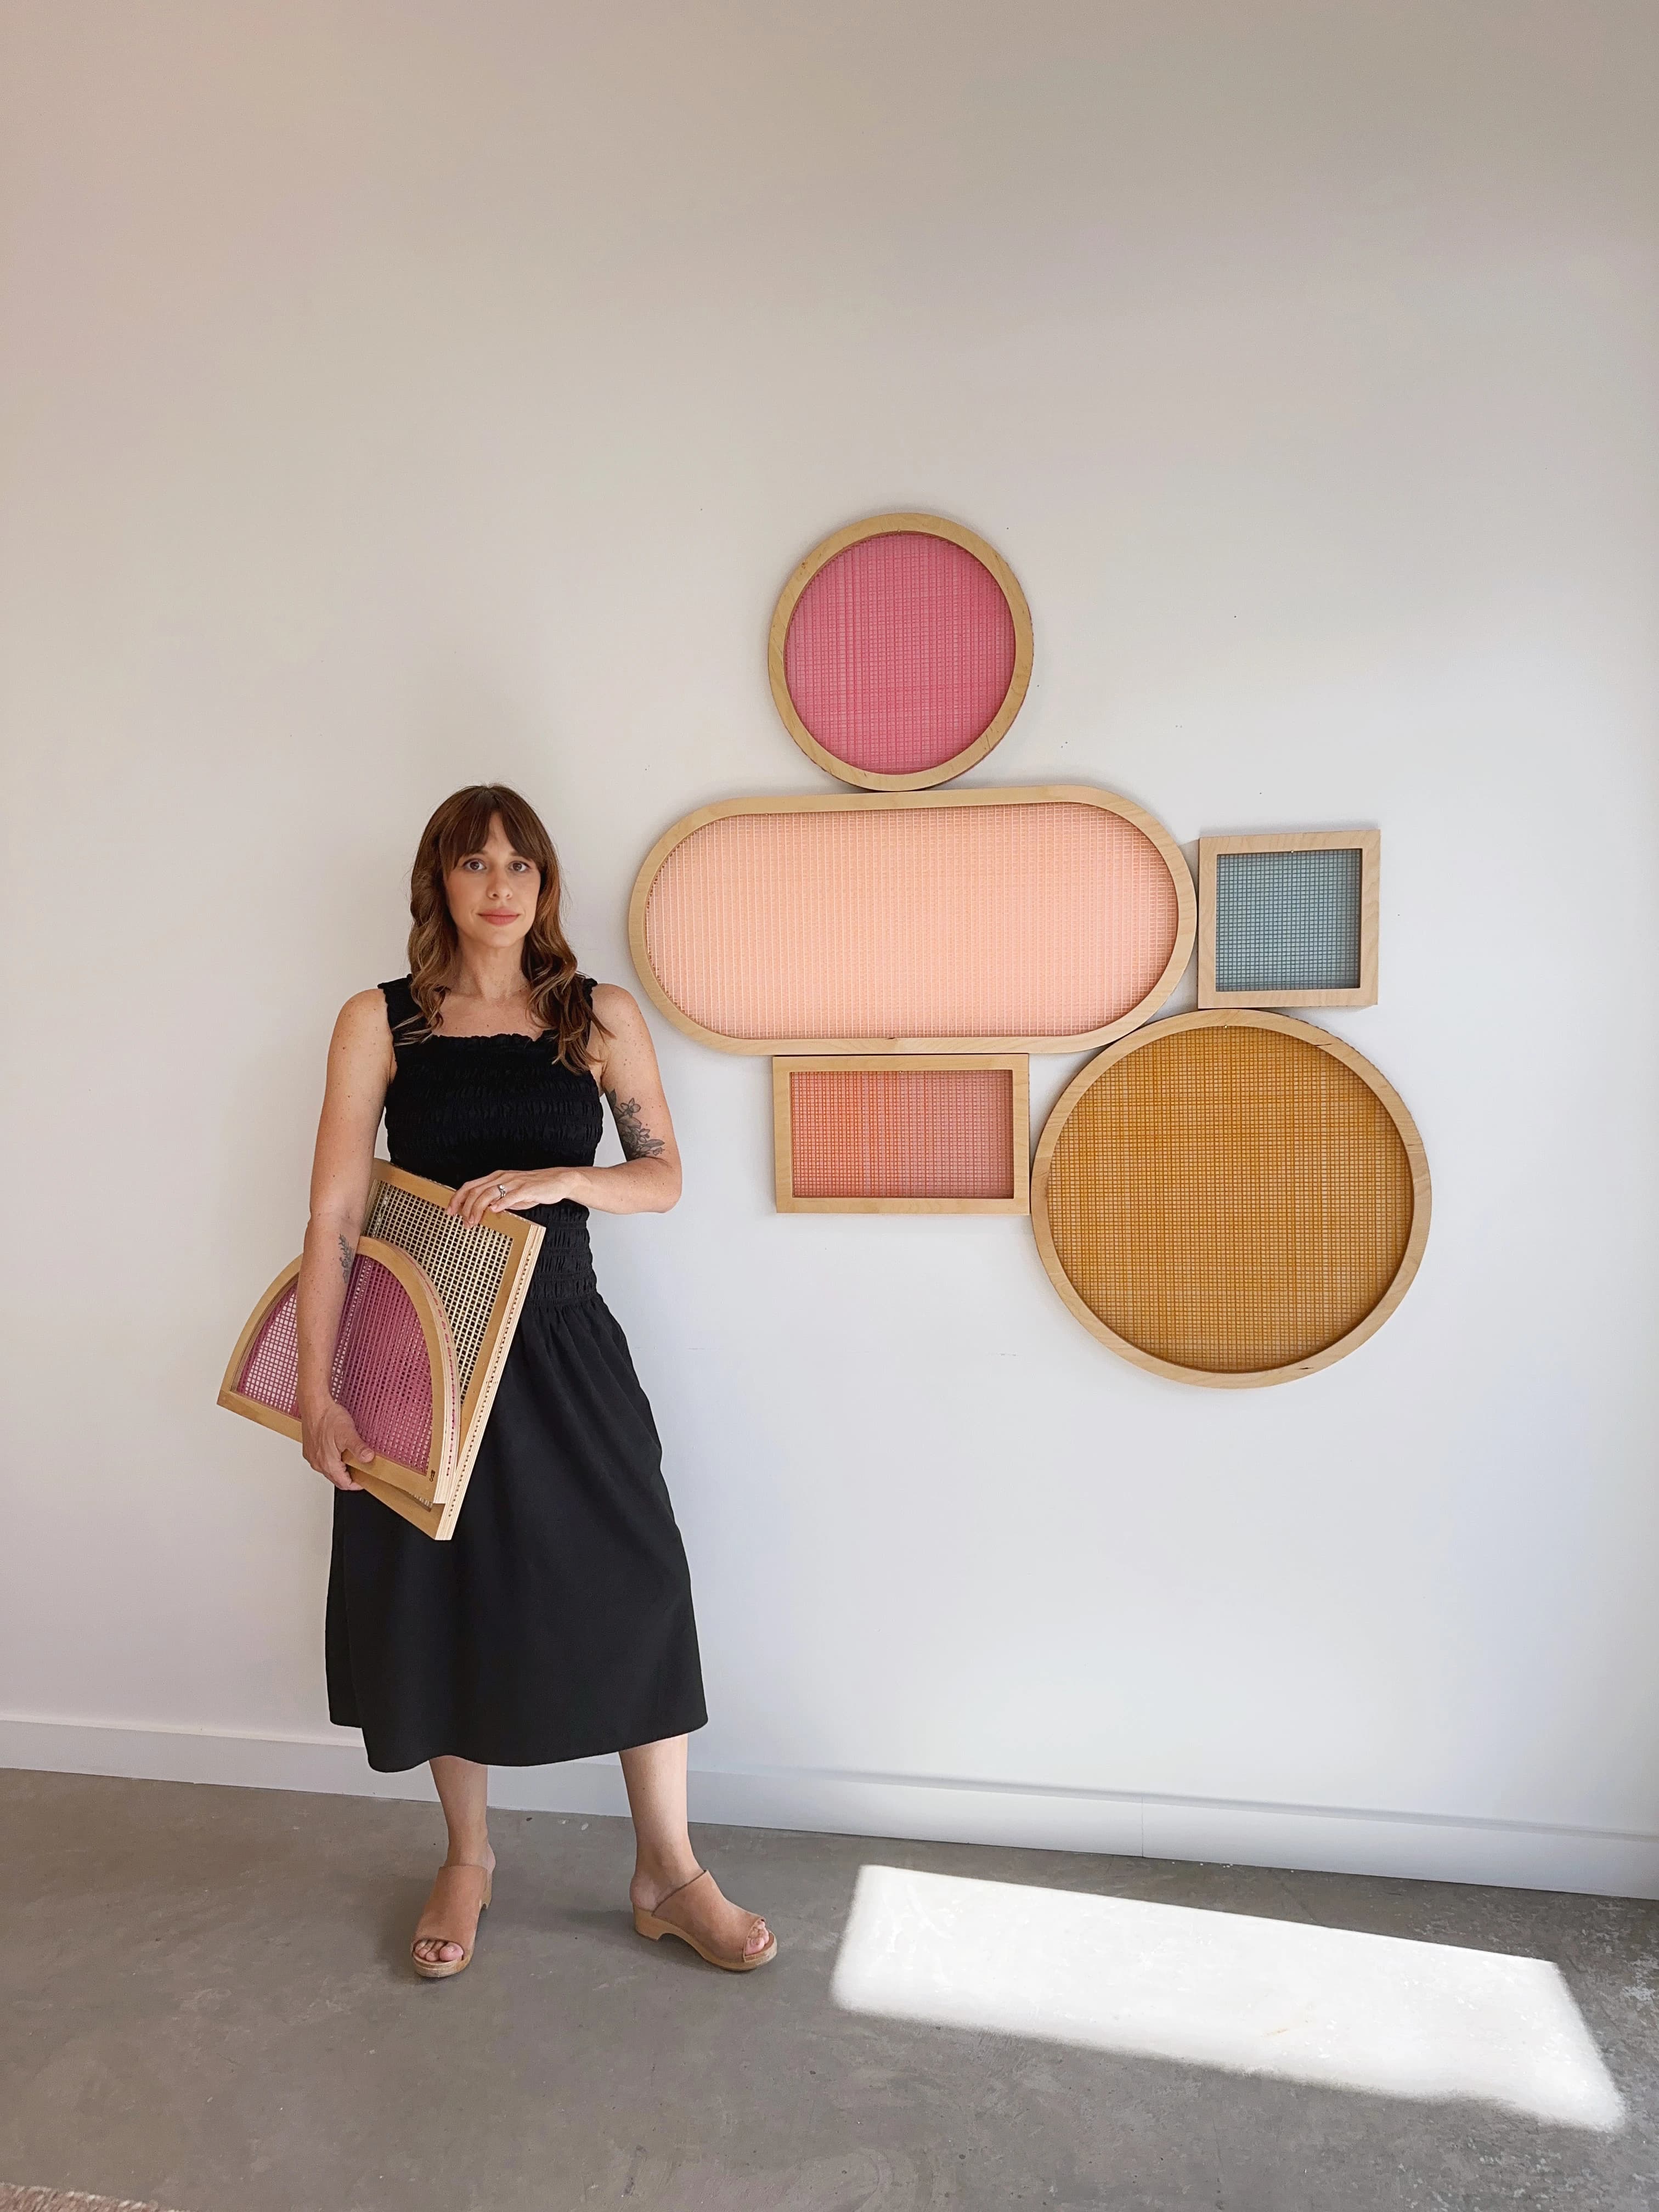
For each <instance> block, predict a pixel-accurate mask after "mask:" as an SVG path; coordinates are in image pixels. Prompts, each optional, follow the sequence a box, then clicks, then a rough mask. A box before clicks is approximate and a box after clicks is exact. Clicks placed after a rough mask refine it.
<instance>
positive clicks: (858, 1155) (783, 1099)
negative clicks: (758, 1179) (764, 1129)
mask: <svg viewBox="0 0 1659 2212" xmlns="http://www.w3.org/2000/svg"><path fill="white" fill-rule="evenodd" d="M772 1119H773V1135H774V1144H775V1161H776V1177H777V1203H778V1211H779V1212H780V1213H1029V1212H1030V1158H1031V1144H1030V1127H1031V1104H1030V1062H1029V1061H1028V1060H1027V1059H1026V1057H1025V1055H1024V1054H1023V1053H1003V1054H985V1053H883V1054H879V1055H875V1054H847V1055H841V1056H819V1055H814V1056H812V1057H811V1058H805V1057H801V1058H795V1057H789V1058H781V1059H777V1060H774V1061H773V1063H772Z"/></svg>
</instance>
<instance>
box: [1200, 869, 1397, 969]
mask: <svg viewBox="0 0 1659 2212" xmlns="http://www.w3.org/2000/svg"><path fill="white" fill-rule="evenodd" d="M1363 858H1364V855H1363V854H1362V853H1361V851H1360V849H1359V848H1358V846H1357V845H1350V846H1337V847H1334V848H1328V849H1326V850H1323V851H1311V852H1294V851H1288V852H1278V853H1274V852H1257V853H1249V852H1246V853H1227V852H1223V853H1218V854H1217V855H1216V862H1215V987H1216V989H1217V990H1218V991H1250V992H1262V991H1351V990H1357V989H1358V987H1359V935H1360V885H1361V875H1362V866H1361V864H1362V860H1363Z"/></svg>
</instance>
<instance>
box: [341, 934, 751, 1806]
mask: <svg viewBox="0 0 1659 2212" xmlns="http://www.w3.org/2000/svg"><path fill="white" fill-rule="evenodd" d="M583 983H584V987H585V988H586V991H587V993H588V994H589V997H590V1000H591V997H592V979H591V978H589V977H584V978H583ZM380 988H381V990H382V991H383V992H384V993H385V994H386V1012H387V1018H388V1019H389V1020H390V1022H391V1024H392V1043H393V1047H394V1050H395V1053H396V1057H397V1069H398V1072H397V1075H396V1078H395V1079H394V1080H393V1082H392V1085H391V1087H390V1089H389V1090H388V1091H387V1093H386V1142H387V1148H388V1151H389V1152H390V1154H391V1158H392V1164H393V1165H394V1166H396V1167H400V1168H406V1169H407V1170H409V1172H410V1174H411V1175H418V1176H428V1177H430V1178H431V1180H432V1181H434V1182H446V1183H462V1182H469V1181H470V1180H471V1178H472V1177H473V1176H481V1175H488V1174H489V1171H490V1170H491V1169H493V1168H516V1169H529V1168H547V1167H587V1166H591V1165H592V1160H593V1155H594V1152H596V1151H597V1149H598V1147H599V1137H600V1134H601V1133H602V1130H603V1127H604V1117H603V1109H602V1108H601V1105H600V1103H599V1086H598V1085H597V1084H595V1082H594V1080H593V1079H592V1076H591V1075H588V1074H585V1073H579V1072H578V1071H577V1070H576V1069H574V1068H572V1067H570V1066H567V1065H566V1064H565V1063H564V1062H562V1061H561V1060H559V1059H557V1058H556V1054H555V1051H554V1048H553V1046H552V1045H551V1044H550V1042H546V1041H544V1040H542V1039H538V1038H533V1037H527V1036H472V1037H466V1036H458V1037H446V1036H427V1035H426V1034H425V1031H424V1028H423V1025H422V1019H421V1015H420V1010H419V1008H418V1007H417V1006H416V1003H415V998H414V994H413V993H412V992H411V991H410V987H409V981H408V978H407V977H405V978H404V980H403V981H401V982H397V983H383V984H382V985H381V986H380ZM524 1218H526V1219H527V1220H531V1221H536V1222H539V1223H540V1225H541V1226H542V1227H543V1229H544V1230H545V1231H546V1235H545V1236H544V1238H543V1240H542V1248H541V1251H540V1253H539V1255H538V1257H537V1261H536V1270H535V1273H534V1274H533V1276H532V1279H531V1285H530V1291H529V1296H528V1297H527V1298H526V1301H525V1306H524V1311H523V1313H522V1315H521V1316H520V1322H519V1327H518V1331H517V1334H515V1336H514V1338H513V1346H512V1349H511V1351H510V1352H508V1354H507V1364H506V1365H505V1367H504V1368H503V1370H502V1372H501V1383H500V1387H499V1389H498V1390H497V1392H496V1397H495V1407H494V1408H493V1410H492V1411H491V1413H490V1416H489V1426H488V1428H487V1429H486V1430H485V1431H484V1437H483V1444H482V1445H481V1446H480V1448H479V1451H478V1457H477V1463H476V1465H475V1466H474V1468H473V1471H472V1480H471V1483H470V1485H469V1486H468V1488H467V1493H466V1498H465V1502H464V1503H463V1504H462V1507H461V1510H460V1516H459V1519H458V1521H457V1522H456V1524H455V1534H454V1535H453V1538H452V1539H451V1540H450V1541H448V1542H447V1543H443V1544H439V1543H435V1542H434V1541H433V1540H432V1539H431V1538H430V1537H429V1536H425V1535H422V1534H421V1532H420V1531H419V1530H418V1529H416V1528H411V1527H410V1524H409V1522H406V1521H404V1520H403V1519H401V1518H400V1517H399V1516H398V1515H397V1514H395V1513H393V1512H392V1510H391V1509H390V1508H389V1507H387V1506H385V1505H382V1504H380V1501H379V1500H378V1499H377V1498H371V1497H370V1496H369V1494H368V1492H367V1491H337V1492H336V1493H335V1498H334V1548H333V1555H332V1558H331V1563H330V1568H329V1581H328V1613H327V1626H326V1632H325V1648H326V1656H327V1669H328V1704H329V1715H330V1717H331V1719H332V1720H333V1721H335V1722H336V1723H338V1724H339V1725H340V1726H342V1727H344V1728H360V1729H362V1732H363V1741H364V1743H365V1746H366V1747H367V1749H368V1763H369V1765H371V1766H373V1767H375V1768H377V1769H379V1770H380V1771H382V1772H395V1771H398V1770H400V1769H402V1768H404V1767H409V1766H416V1765H420V1764H421V1763H422V1761H424V1760H426V1759H432V1758H434V1757H435V1756H437V1755H439V1754H440V1753H454V1754H456V1755H457V1756H459V1757H460V1758H463V1759H478V1760H481V1761H483V1762H486V1763H488V1764H489V1765H501V1766H540V1765H550V1764H551V1763H553V1762H554V1761H556V1760H559V1759H583V1758H586V1757H588V1756H590V1755H592V1754H593V1753H599V1752H606V1751H623V1750H626V1749H627V1748H629V1747H630V1746H631V1745H634V1744H641V1743H654V1742H656V1741H658V1740H659V1738H661V1737H663V1736H671V1735H683V1734H685V1733H686V1732H688V1731H689V1730H690V1729H697V1728H701V1727H702V1725H703V1724H704V1723H705V1722H706V1721H707V1719H708V1712H707V1710H706V1708H705V1706H704V1704H703V1692H702V1668H701V1665H700V1662H699V1657H698V1650H697V1631H696V1619H695V1616H694V1614H693V1612H692V1605H691V1583H690V1574H689V1571H688V1570H687V1567H686V1560H685V1549H684V1545H683V1544H682V1542H681V1541H680V1532H679V1529H678V1527H677V1526H676V1524H675V1521H674V1510H673V1507H672V1506H671V1504H670V1503H669V1497H668V1491H667V1488H666V1486H665V1484H664V1481H663V1477H662V1449H661V1445H660V1443H659V1439H658V1436H657V1428H656V1423H655V1421H654V1420H653V1418H652V1413H651V1407H650V1405H649V1403H648V1401H647V1398H646V1395H645V1393H644V1391H643V1390H642V1389H641V1387H640V1383H639V1378H638V1376H636V1375H635V1372H634V1363H633V1360H632V1358H630V1356H629V1349H628V1342H627V1340H626V1338H625V1337H624V1336H623V1333H622V1330H621V1328H619V1327H618V1326H617V1322H616V1321H615V1319H614V1318H613V1317H612V1316H611V1310H610V1308H609V1307H608V1306H607V1305H606V1304H605V1301H604V1299H603V1298H602V1297H600V1296H599V1288H598V1285H597V1284H596V1283H595V1280H594V1277H593V1261H592V1253H591V1250H590V1249H589V1245H588V1238H587V1208H586V1206H578V1205H577V1204H575V1203H574V1200H563V1201H562V1202H561V1203H560V1204H559V1205H557V1206H535V1207H532V1208H529V1209H526V1213H525V1216H524Z"/></svg>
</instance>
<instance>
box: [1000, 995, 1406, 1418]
mask: <svg viewBox="0 0 1659 2212" xmlns="http://www.w3.org/2000/svg"><path fill="white" fill-rule="evenodd" d="M1430 1203H1431V1191H1430V1182H1429V1166H1428V1160H1427V1158H1426V1156H1425V1152H1424V1149H1423V1142H1422V1139H1421V1138H1420V1137H1419V1134H1418V1132H1417V1125H1416V1123H1415V1122H1414V1121H1413V1120H1412V1117H1411V1115H1410V1114H1409V1113H1408V1112H1407V1109H1406V1105H1405V1102H1404V1101H1403V1100H1402V1099H1401V1097H1400V1095H1399V1093H1398V1092H1397V1091H1395V1089H1394V1087H1393V1085H1391V1084H1389V1082H1388V1081H1387V1080H1386V1079H1385V1078H1384V1077H1383V1075H1381V1074H1380V1073H1378V1071H1377V1070H1376V1068H1375V1067H1373V1066H1371V1064H1370V1061H1369V1060H1366V1059H1364V1057H1363V1055H1362V1054H1359V1053H1357V1052H1355V1051H1354V1049H1353V1048H1352V1046H1351V1045H1347V1044H1345V1043H1344V1042H1343V1041H1342V1040H1341V1039H1340V1037H1336V1036H1332V1035H1331V1034H1330V1032H1329V1031H1328V1030H1322V1029H1316V1028H1315V1027H1314V1025H1313V1024H1311V1023H1309V1022H1301V1021H1297V1020H1295V1019H1294V1018H1291V1017H1290V1016H1288V1015H1283V1014H1269V1013H1243V1012H1232V1011H1226V1012H1209V1013H1196V1014H1178V1015H1176V1016H1174V1017H1172V1018H1170V1020H1168V1021H1164V1022H1158V1023H1155V1024H1152V1026H1151V1027H1150V1028H1147V1029H1144V1030H1140V1031H1139V1032H1138V1033H1137V1034H1136V1035H1135V1036H1131V1037H1126V1038H1125V1039H1123V1040H1122V1042H1120V1043H1117V1044H1115V1045H1113V1046H1112V1047H1111V1048H1109V1050H1108V1051H1105V1052H1103V1053H1102V1054H1100V1055H1099V1057H1098V1058H1097V1059H1096V1060H1091V1061H1090V1062H1089V1064H1088V1065H1087V1066H1085V1067H1084V1068H1083V1069H1081V1070H1080V1071H1079V1073H1078V1075H1077V1076H1076V1077H1075V1078H1074V1079H1073V1081H1072V1082H1071V1083H1070V1084H1068V1085H1067V1086H1066V1089H1065V1090H1064V1091H1062V1092H1061V1093H1060V1097H1059V1098H1058V1099H1057V1100H1056V1101H1055V1103H1054V1109H1053V1111H1052V1112H1051V1113H1050V1115H1049V1116H1048V1121H1047V1123H1046V1125H1045V1126H1044V1128H1043V1132H1042V1138H1041V1139H1040V1140H1039V1143H1038V1146H1037V1150H1036V1159H1035V1161H1034V1163H1033V1165H1032V1170H1031V1225H1032V1229H1033V1231H1034V1232H1035V1234H1036V1242H1037V1249H1038V1252H1039V1253H1040V1254H1041V1255H1042V1264H1043V1266H1044V1267H1045V1268H1046V1269H1047V1270H1048V1276H1049V1279H1051V1281H1052V1282H1053V1284H1054V1288H1055V1289H1056V1290H1057V1291H1059V1293H1060V1297H1061V1298H1062V1299H1063V1300H1064V1302H1065V1304H1066V1306H1067V1307H1068V1308H1069V1309H1070V1310H1071V1311H1072V1312H1073V1314H1074V1315H1075V1316H1076V1317H1077V1319H1078V1320H1079V1321H1080V1322H1082V1323H1083V1326H1084V1327H1085V1328H1086V1329H1088V1330H1089V1331H1090V1332H1091V1334H1093V1335H1095V1336H1097V1337H1098V1338H1099V1339H1100V1340H1101V1341H1102V1343H1103V1344H1107V1345H1109V1346H1111V1348H1112V1350H1113V1351H1114V1352H1118V1353H1120V1354H1121V1356H1122V1357H1123V1358H1125V1359H1128V1360H1132V1361H1133V1363H1134V1364H1135V1365H1136V1366H1138V1367H1144V1368H1146V1369H1148V1370H1151V1371H1152V1373H1153V1374H1156V1375H1166V1376H1170V1377H1171V1378H1172V1379H1173V1380H1175V1381H1176V1382H1180V1383H1200V1384H1204V1385H1206V1386H1208V1387H1209V1388H1211V1389H1235V1390H1236V1389H1252V1388H1255V1387H1258V1386H1260V1385H1261V1384H1265V1383H1288V1382H1291V1381H1294V1380H1295V1379H1296V1378H1297V1376H1303V1375H1311V1374H1313V1373H1314V1372H1315V1371H1316V1370H1318V1369H1320V1368H1322V1367H1328V1366H1330V1365H1331V1364H1333V1362H1334V1361H1336V1360H1338V1359H1341V1358H1345V1357H1346V1354H1347V1353H1349V1352H1352V1351H1354V1350H1355V1349H1356V1348H1357V1346H1359V1345H1362V1344H1363V1343H1364V1341H1365V1340H1366V1339H1367V1338H1368V1337H1370V1336H1373V1335H1375V1334H1376V1331H1377V1330H1378V1329H1379V1328H1382V1326H1383V1322H1385V1321H1386V1320H1387V1319H1388V1318H1389V1315H1390V1314H1391V1313H1393V1311H1394V1310H1395V1307H1396V1306H1397V1305H1398V1304H1400V1301H1401V1298H1403V1297H1405V1295H1406V1292H1407V1290H1408V1289H1409V1288H1410V1285H1411V1282H1412V1279H1413V1276H1414V1275H1415V1274H1416V1273H1417V1270H1418V1267H1419V1262H1420V1261H1421V1260H1422V1257H1423V1249H1424V1246H1425V1243H1427V1241H1428V1234H1429V1213H1430Z"/></svg>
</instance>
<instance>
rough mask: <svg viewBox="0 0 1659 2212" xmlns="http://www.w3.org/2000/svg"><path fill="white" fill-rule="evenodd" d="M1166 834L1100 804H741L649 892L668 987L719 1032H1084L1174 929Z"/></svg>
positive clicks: (1140, 995)
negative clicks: (767, 808)
mask: <svg viewBox="0 0 1659 2212" xmlns="http://www.w3.org/2000/svg"><path fill="white" fill-rule="evenodd" d="M1176 923H1177V908H1176V889H1175V884H1174V881H1173V879H1172V878H1171V876H1170V871H1169V869H1168V867H1167V866H1165V864H1164V859H1163V856H1162V854H1160V853H1159V852H1158V848H1157V846H1155V845H1154V844H1153V843H1152V840H1151V838H1150V837H1147V836H1144V835H1143V833H1142V832H1141V831H1140V830H1139V829H1136V828H1134V826H1133V823H1127V822H1125V821H1124V820H1123V819H1122V818H1121V816H1118V815H1115V814H1109V813H1107V812H1106V811H1104V809H1103V808H1101V807H1098V806H1086V805H1079V804H1078V803H1076V802H1073V801H1065V800H1060V801H1052V802H1051V801H1042V802H1040V803H1032V804H1028V805H1006V806H1000V805H994V806H939V807H931V806H929V807H905V808H902V809H895V810H894V811H890V812H889V811H882V810H878V809H869V808H852V807H848V808H847V809H845V810H842V809H825V810H823V811H815V812H811V813H790V814H728V815H724V816H722V817H720V819H718V820H716V821H714V822H709V823H705V824H704V825H703V827H702V829H694V830H693V831H692V833H691V835H690V836H689V837H686V838H684V839H682V841H681V842H680V843H679V844H678V845H677V846H676V847H675V848H674V849H673V851H672V852H671V853H670V854H669V855H668V858H667V859H666V860H665V861H664V863H663V865H662V867H661V869H660V870H659V872H658V875H657V878H656V881H655V882H654V884H653V885H652V887H651V891H650V895H649V897H648V898H647V902H646V912H645V937H646V950H647V956H648V957H649V959H650V963H651V966H652V968H653V971H654V972H655V974H656V975H657V977H658V978H659V981H660V982H661V984H662V986H663V988H664V989H665V991H666V993H667V994H668V995H669V997H670V998H671V1000H673V1001H674V1003H675V1005H676V1006H679V1007H681V1008H682V1009H683V1010H684V1012H686V1013H687V1014H688V1015H690V1017H691V1018H692V1019H693V1020H694V1021H697V1022H700V1023H702V1024H703V1026H704V1027H705V1028H707V1029H710V1030H714V1031H715V1032H716V1033H717V1034H718V1035H720V1036H732V1037H754V1038H763V1037H766V1038H779V1039H783V1038H799V1039H801V1040H803V1041H807V1040H810V1041H811V1042H827V1041H828V1040H830V1039H832V1038H848V1039H864V1038H875V1037H880V1038H894V1037H1054V1038H1056V1039H1060V1038H1066V1037H1072V1036H1085V1035H1087V1034H1088V1033H1089V1032H1090V1031H1091V1030H1097V1029H1103V1028H1104V1027H1105V1026H1106V1025H1107V1024H1108V1023H1110V1022H1115V1021H1116V1020H1117V1019H1118V1018H1120V1017H1121V1015H1123V1014H1126V1013H1127V1012H1129V1011H1130V1009H1131V1008H1132V1007H1134V1006H1139V1004H1140V1002H1141V1001H1142V1000H1144V999H1145V998H1146V995H1147V994H1148V993H1149V992H1150V991H1151V990H1152V986H1153V985H1154V984H1155V983H1156V982H1157V981H1158V977H1159V975H1161V974H1162V972H1163V970H1164V964H1165V963H1166V962H1167V961H1168V959H1169V957H1170V952H1171V951H1173V949H1174V946H1175V939H1176Z"/></svg>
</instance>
